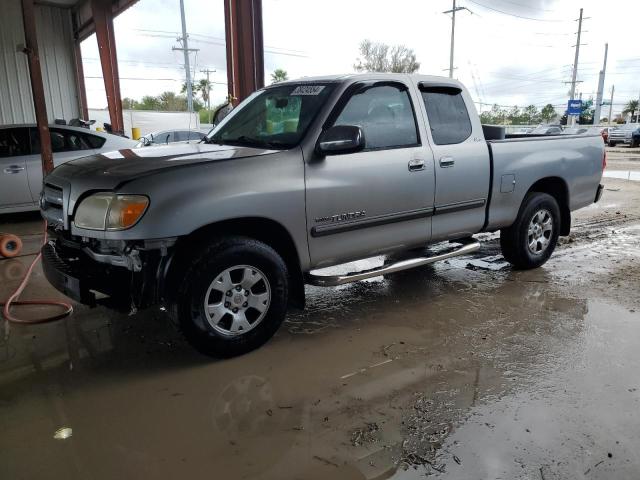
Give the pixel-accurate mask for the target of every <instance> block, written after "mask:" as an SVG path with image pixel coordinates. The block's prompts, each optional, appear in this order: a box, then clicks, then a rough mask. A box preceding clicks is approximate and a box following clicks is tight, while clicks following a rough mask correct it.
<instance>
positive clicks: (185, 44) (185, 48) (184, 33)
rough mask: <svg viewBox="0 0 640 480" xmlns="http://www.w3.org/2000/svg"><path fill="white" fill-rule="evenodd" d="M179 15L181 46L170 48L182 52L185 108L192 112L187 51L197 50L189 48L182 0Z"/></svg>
mask: <svg viewBox="0 0 640 480" xmlns="http://www.w3.org/2000/svg"><path fill="white" fill-rule="evenodd" d="M180 17H181V18H182V37H178V41H179V42H181V43H182V48H179V47H173V48H172V49H171V50H182V52H183V53H184V71H185V73H186V75H185V76H186V79H187V110H188V111H189V112H193V88H192V85H191V67H190V66H189V52H197V51H198V49H197V48H189V40H188V37H189V36H188V35H187V20H186V19H185V16H184V0H180Z"/></svg>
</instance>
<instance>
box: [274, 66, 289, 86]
mask: <svg viewBox="0 0 640 480" xmlns="http://www.w3.org/2000/svg"><path fill="white" fill-rule="evenodd" d="M286 80H289V76H288V75H287V71H286V70H283V69H282V68H276V69H275V70H274V71H273V73H272V74H271V83H278V82H284V81H286Z"/></svg>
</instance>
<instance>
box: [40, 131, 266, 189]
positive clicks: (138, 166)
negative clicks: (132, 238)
mask: <svg viewBox="0 0 640 480" xmlns="http://www.w3.org/2000/svg"><path fill="white" fill-rule="evenodd" d="M276 152H277V150H265V149H260V148H251V147H237V146H229V145H210V144H206V143H190V144H187V143H182V144H175V145H166V146H158V147H141V148H134V149H123V150H117V151H114V152H108V153H100V154H96V155H90V156H88V157H83V158H79V159H77V160H72V161H70V162H67V163H64V164H62V165H60V166H59V167H57V168H56V169H55V170H54V171H53V172H51V174H50V175H49V176H47V178H46V179H45V182H49V183H53V184H57V185H60V186H62V185H65V184H66V185H68V184H72V185H73V189H74V190H84V191H86V190H91V189H107V190H111V189H115V188H117V187H118V186H120V185H122V184H124V183H126V182H128V181H130V180H134V179H138V178H141V177H143V176H147V175H151V174H153V173H156V172H159V171H162V170H165V169H167V168H180V167H185V166H188V165H194V164H199V163H209V162H218V161H222V160H231V159H234V158H244V157H254V156H259V155H267V154H270V153H276Z"/></svg>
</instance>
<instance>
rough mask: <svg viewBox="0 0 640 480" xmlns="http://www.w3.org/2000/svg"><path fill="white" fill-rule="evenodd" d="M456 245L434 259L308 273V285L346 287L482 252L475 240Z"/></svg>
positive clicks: (418, 258)
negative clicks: (336, 272) (362, 268)
mask: <svg viewBox="0 0 640 480" xmlns="http://www.w3.org/2000/svg"><path fill="white" fill-rule="evenodd" d="M456 243H462V246H460V247H456V248H454V249H451V250H448V251H446V252H444V253H440V254H438V255H434V256H433V257H416V258H409V259H407V260H401V261H399V262H395V263H390V264H388V265H383V266H381V267H376V268H371V269H369V270H363V271H361V272H352V273H347V274H345V275H314V274H311V273H308V274H307V275H306V283H308V284H310V285H315V286H317V287H336V286H338V285H344V284H345V283H351V282H357V281H359V280H365V279H367V278H372V277H379V276H380V275H387V274H388V273H395V272H400V271H402V270H408V269H410V268H416V267H421V266H423V265H429V264H430V263H435V262H439V261H440V260H446V259H447V258H451V257H457V256H459V255H468V254H470V253H473V252H477V251H478V250H480V242H478V241H477V240H476V239H474V238H470V239H468V240H460V241H456Z"/></svg>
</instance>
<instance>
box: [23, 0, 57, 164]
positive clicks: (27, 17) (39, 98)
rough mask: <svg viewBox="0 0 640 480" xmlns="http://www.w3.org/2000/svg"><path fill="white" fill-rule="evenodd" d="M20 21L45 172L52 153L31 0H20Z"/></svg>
mask: <svg viewBox="0 0 640 480" xmlns="http://www.w3.org/2000/svg"><path fill="white" fill-rule="evenodd" d="M22 22H23V24H24V43H25V47H24V53H26V55H27V61H28V63H29V79H30V80H31V93H32V95H33V108H34V110H35V112H36V123H37V125H38V135H40V156H41V157H42V171H43V172H44V173H45V174H47V173H49V172H50V171H51V170H53V153H52V151H51V135H50V134H49V118H48V116H47V104H46V102H45V97H44V85H43V84H42V70H41V69H40V57H39V55H38V35H37V33H36V16H35V7H34V5H33V0H22Z"/></svg>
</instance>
